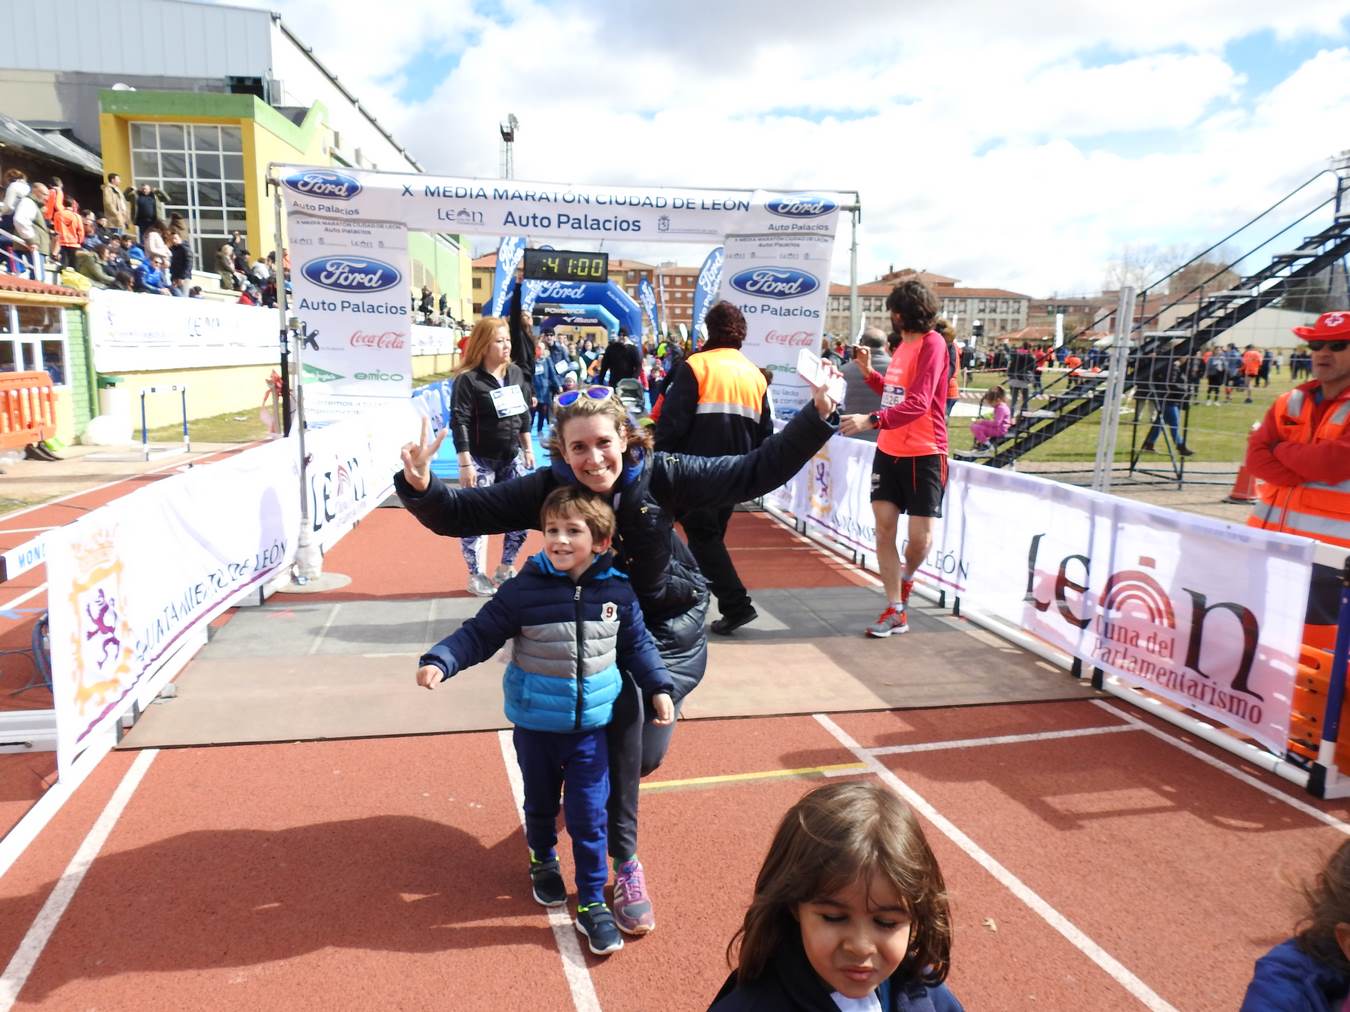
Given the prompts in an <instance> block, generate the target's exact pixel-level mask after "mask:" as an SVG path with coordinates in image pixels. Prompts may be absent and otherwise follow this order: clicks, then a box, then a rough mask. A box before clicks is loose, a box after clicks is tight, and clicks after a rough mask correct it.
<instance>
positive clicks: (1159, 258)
mask: <svg viewBox="0 0 1350 1012" xmlns="http://www.w3.org/2000/svg"><path fill="white" fill-rule="evenodd" d="M1186 259H1187V257H1186V256H1185V255H1183V254H1182V253H1181V251H1180V250H1179V248H1178V247H1176V246H1159V245H1157V244H1156V243H1126V244H1125V245H1124V246H1122V247H1121V249H1120V253H1119V255H1118V256H1116V257H1115V259H1113V260H1111V261H1110V262H1109V263H1108V264H1107V265H1106V276H1105V278H1104V279H1103V281H1102V290H1103V291H1108V292H1112V291H1119V290H1120V289H1121V288H1123V287H1125V286H1126V285H1129V286H1131V287H1132V288H1134V289H1135V290H1136V291H1142V290H1143V289H1145V288H1147V287H1148V286H1149V285H1150V284H1152V283H1153V282H1155V281H1157V280H1159V279H1160V278H1162V277H1163V276H1164V275H1165V274H1167V273H1168V272H1169V271H1170V270H1172V269H1173V268H1174V267H1176V266H1177V265H1178V264H1181V263H1184V262H1185V261H1186Z"/></svg>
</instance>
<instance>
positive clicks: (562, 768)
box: [514, 727, 609, 906]
mask: <svg viewBox="0 0 1350 1012" xmlns="http://www.w3.org/2000/svg"><path fill="white" fill-rule="evenodd" d="M514 741H515V746H516V762H518V763H519V764H520V773H521V776H522V777H523V778H524V780H525V842H526V843H528V844H529V846H530V850H531V851H533V852H534V856H535V857H536V858H538V859H539V860H541V861H542V860H544V859H546V858H547V857H548V856H549V855H551V854H552V853H553V848H554V846H555V845H556V844H557V842H558V829H557V823H558V807H559V805H558V800H559V797H560V796H561V798H562V809H563V819H564V821H565V822H566V823H567V835H568V836H570V837H571V838H572V860H573V863H574V864H575V865H576V874H577V904H578V905H579V906H585V905H586V904H588V903H600V902H603V900H604V898H605V882H606V881H607V880H608V878H609V868H608V866H607V865H606V863H605V827H606V824H607V820H608V816H607V815H606V813H605V807H606V803H607V802H608V801H609V749H608V747H607V746H606V744H605V729H604V728H603V727H600V728H596V729H595V730H594V731H576V732H572V733H568V734H559V733H557V732H554V731H531V730H529V729H528V728H524V727H518V728H516V729H515V735H514Z"/></svg>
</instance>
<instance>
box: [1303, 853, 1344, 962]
mask: <svg viewBox="0 0 1350 1012" xmlns="http://www.w3.org/2000/svg"><path fill="white" fill-rule="evenodd" d="M1303 897H1304V899H1306V900H1307V901H1308V912H1307V913H1306V914H1305V915H1304V917H1303V920H1301V921H1300V922H1299V926H1298V931H1297V933H1296V934H1295V936H1294V937H1295V938H1296V939H1297V940H1298V947H1299V948H1300V949H1302V950H1303V951H1304V952H1306V953H1307V954H1308V955H1310V956H1312V957H1313V958H1314V959H1316V960H1317V961H1318V962H1319V963H1325V964H1326V965H1327V966H1330V967H1334V968H1335V970H1336V972H1337V973H1339V974H1341V975H1343V976H1344V975H1347V974H1350V960H1347V959H1346V958H1345V954H1344V953H1343V952H1341V947H1340V944H1339V943H1338V942H1337V941H1336V925H1337V924H1341V923H1350V840H1346V841H1345V842H1344V843H1342V844H1341V845H1340V847H1339V848H1337V850H1336V852H1335V853H1334V854H1332V855H1331V857H1330V858H1329V859H1328V860H1327V863H1326V867H1324V868H1323V869H1322V870H1321V871H1320V872H1318V874H1317V878H1316V879H1315V880H1314V881H1313V882H1312V883H1311V884H1310V885H1307V886H1304V888H1303Z"/></svg>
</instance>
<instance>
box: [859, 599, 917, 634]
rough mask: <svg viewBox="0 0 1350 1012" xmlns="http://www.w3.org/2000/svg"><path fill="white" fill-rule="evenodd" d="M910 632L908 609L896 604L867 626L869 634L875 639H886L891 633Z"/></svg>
mask: <svg viewBox="0 0 1350 1012" xmlns="http://www.w3.org/2000/svg"><path fill="white" fill-rule="evenodd" d="M905 632H909V616H908V614H907V609H905V608H903V607H902V608H896V607H895V606H894V605H892V606H890V607H889V608H887V609H886V610H885V611H883V612H882V613H881V615H880V617H879V618H878V619H877V620H876V621H875V622H873V623H872V624H871V625H869V626H868V627H867V635H868V636H871V637H872V638H873V639H885V638H886V637H887V636H889V635H890V634H891V633H905Z"/></svg>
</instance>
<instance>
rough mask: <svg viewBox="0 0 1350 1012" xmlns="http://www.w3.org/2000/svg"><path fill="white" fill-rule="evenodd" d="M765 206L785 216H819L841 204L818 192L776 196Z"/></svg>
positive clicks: (770, 211) (772, 211)
mask: <svg viewBox="0 0 1350 1012" xmlns="http://www.w3.org/2000/svg"><path fill="white" fill-rule="evenodd" d="M764 206H765V207H766V208H767V209H768V210H769V213H770V214H776V215H779V216H780V217H783V218H819V217H820V216H821V215H822V214H829V213H830V212H831V211H833V210H834V209H835V208H837V207H838V206H839V205H838V204H836V203H835V202H834V201H833V200H831V199H830V198H829V197H822V196H821V195H820V194H818V193H794V194H792V195H791V196H787V197H774V198H773V200H770V201H769V202H768V203H766V204H765V205H764Z"/></svg>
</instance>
